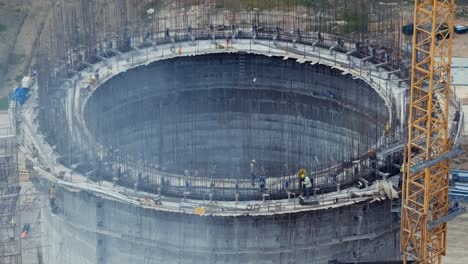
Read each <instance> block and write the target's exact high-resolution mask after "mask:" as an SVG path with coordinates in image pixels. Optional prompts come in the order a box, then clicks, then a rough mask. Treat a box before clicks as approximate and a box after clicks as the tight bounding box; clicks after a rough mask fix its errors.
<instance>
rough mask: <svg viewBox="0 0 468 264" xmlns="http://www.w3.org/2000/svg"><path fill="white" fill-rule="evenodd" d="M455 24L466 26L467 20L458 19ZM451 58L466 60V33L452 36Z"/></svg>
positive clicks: (467, 34) (467, 39)
mask: <svg viewBox="0 0 468 264" xmlns="http://www.w3.org/2000/svg"><path fill="white" fill-rule="evenodd" d="M456 24H461V25H466V26H468V18H463V19H461V18H458V19H456V20H455V25H456ZM452 56H453V57H461V58H468V33H465V34H461V35H460V34H455V35H454V36H453V48H452Z"/></svg>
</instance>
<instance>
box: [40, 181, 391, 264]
mask: <svg viewBox="0 0 468 264" xmlns="http://www.w3.org/2000/svg"><path fill="white" fill-rule="evenodd" d="M39 185H40V186H42V187H46V188H47V187H48V186H50V183H48V182H43V183H39ZM43 193H44V192H43ZM42 201H47V196H46V195H44V196H43V199H42ZM57 202H58V207H59V210H58V213H57V214H51V213H50V208H49V206H48V204H47V202H43V203H42V216H44V218H43V221H44V222H43V226H44V228H45V230H44V232H45V233H44V235H45V236H46V237H47V241H50V242H49V243H54V244H55V245H51V246H50V247H47V248H45V251H46V252H44V253H45V263H49V264H62V263H68V264H78V263H79V264H88V263H89V264H94V263H102V264H111V263H112V264H127V263H141V264H146V263H167V264H173V263H174V264H175V263H179V264H184V263H213V264H214V263H252V264H253V263H255V264H270V263H317V264H318V263H328V261H330V260H333V259H340V260H344V259H346V260H375V259H379V260H383V259H385V260H393V259H394V258H395V257H396V256H399V254H398V250H399V249H398V227H399V221H398V216H397V214H393V213H392V212H391V210H390V207H391V201H389V200H387V201H383V202H375V203H371V204H369V203H357V204H355V205H352V206H346V207H339V208H334V209H326V210H319V211H316V212H314V213H306V212H305V213H293V214H283V215H271V216H248V215H245V216H236V217H229V216H225V217H222V216H197V215H193V214H192V215H189V214H180V213H169V212H162V211H157V210H152V209H143V208H138V207H134V206H130V205H125V204H122V203H118V202H115V201H110V200H107V199H102V198H100V197H96V196H95V195H90V193H87V192H84V191H81V192H76V191H69V190H67V189H66V188H60V189H59V194H58V199H57ZM76 208H79V210H76Z"/></svg>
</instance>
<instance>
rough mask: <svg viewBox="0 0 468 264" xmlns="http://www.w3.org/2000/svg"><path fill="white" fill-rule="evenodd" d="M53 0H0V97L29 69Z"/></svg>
mask: <svg viewBox="0 0 468 264" xmlns="http://www.w3.org/2000/svg"><path fill="white" fill-rule="evenodd" d="M52 1H53V0H0V24H1V25H3V27H2V28H3V30H2V31H0V98H2V97H4V96H6V95H7V94H8V92H9V91H10V90H11V89H13V88H15V87H16V86H17V85H18V81H19V80H21V78H22V76H23V75H24V74H26V73H27V72H28V70H29V66H30V64H31V59H32V52H33V47H34V44H35V40H36V36H37V35H38V33H39V32H40V30H41V26H42V23H43V22H44V20H45V18H46V17H47V14H48V11H49V8H50V5H51V2H52Z"/></svg>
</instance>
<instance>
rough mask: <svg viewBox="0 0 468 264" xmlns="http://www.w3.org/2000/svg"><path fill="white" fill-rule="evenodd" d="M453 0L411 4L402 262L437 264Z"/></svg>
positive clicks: (442, 234) (442, 244)
mask: <svg viewBox="0 0 468 264" xmlns="http://www.w3.org/2000/svg"><path fill="white" fill-rule="evenodd" d="M454 6H455V3H454V0H415V10H414V34H413V47H412V48H413V53H412V56H413V57H412V72H411V94H410V97H411V98H410V108H409V122H408V129H409V133H408V138H407V140H408V141H407V145H406V148H405V164H404V173H403V190H402V215H401V250H402V253H403V260H404V263H407V262H409V261H416V263H420V264H422V263H424V264H426V263H441V262H442V256H444V255H445V253H446V245H447V223H446V222H442V223H441V224H436V225H431V223H436V222H434V221H435V220H437V219H441V218H442V217H444V216H446V215H447V212H448V209H449V206H450V205H449V198H448V191H449V172H450V161H449V159H446V158H444V154H446V153H448V152H449V151H450V150H451V147H452V143H451V141H450V138H449V130H448V123H449V101H450V96H451V89H450V79H451V73H450V68H451V60H452V37H453V23H454Z"/></svg>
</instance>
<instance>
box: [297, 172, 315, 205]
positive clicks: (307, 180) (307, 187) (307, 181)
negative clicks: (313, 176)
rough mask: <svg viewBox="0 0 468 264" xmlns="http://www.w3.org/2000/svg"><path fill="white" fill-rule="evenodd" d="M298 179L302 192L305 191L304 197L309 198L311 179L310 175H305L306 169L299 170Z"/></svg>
mask: <svg viewBox="0 0 468 264" xmlns="http://www.w3.org/2000/svg"><path fill="white" fill-rule="evenodd" d="M298 174H299V179H300V180H301V183H302V186H303V193H305V196H306V199H309V197H310V192H311V191H312V181H311V180H310V177H309V176H308V175H307V171H306V170H305V169H301V170H299V173H298Z"/></svg>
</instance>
